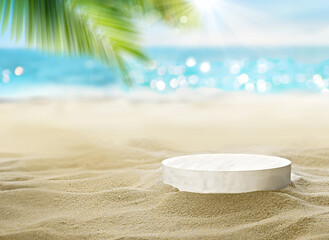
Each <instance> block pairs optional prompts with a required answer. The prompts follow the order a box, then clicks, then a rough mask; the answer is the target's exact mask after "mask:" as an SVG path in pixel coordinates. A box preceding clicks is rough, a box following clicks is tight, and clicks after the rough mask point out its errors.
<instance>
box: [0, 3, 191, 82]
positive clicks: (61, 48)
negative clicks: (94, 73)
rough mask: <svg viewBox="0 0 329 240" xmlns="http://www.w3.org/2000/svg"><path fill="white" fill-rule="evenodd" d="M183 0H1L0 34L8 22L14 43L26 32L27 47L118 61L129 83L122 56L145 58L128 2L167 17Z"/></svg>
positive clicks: (172, 16) (177, 13)
mask: <svg viewBox="0 0 329 240" xmlns="http://www.w3.org/2000/svg"><path fill="white" fill-rule="evenodd" d="M161 2H162V3H161ZM165 2H166V3H165ZM184 2H185V1H184V0H167V1H158V0H145V1H141V0H112V1H110V0H0V24H1V32H2V34H3V33H4V32H5V31H6V30H7V28H8V26H9V23H10V22H11V29H10V31H11V38H12V39H13V40H15V41H16V42H18V41H19V40H20V39H21V38H22V35H23V33H24V31H25V44H26V46H27V47H30V48H37V49H40V50H42V51H46V52H49V53H56V54H59V55H63V54H66V55H79V56H88V57H92V58H96V59H98V60H100V61H101V62H103V63H104V64H106V65H109V66H117V67H118V68H119V69H120V72H121V73H122V76H123V79H124V82H125V83H126V84H127V85H131V84H132V80H131V79H130V78H129V77H128V76H129V74H128V71H129V70H128V65H127V64H126V57H127V56H128V57H134V58H136V59H138V60H141V61H146V60H147V57H146V56H145V55H144V53H143V52H142V49H141V46H140V45H139V42H140V39H139V36H140V34H139V32H138V31H137V30H136V26H135V25H136V23H135V22H136V21H137V20H136V19H135V17H134V16H133V13H132V8H131V7H133V6H139V7H140V8H141V9H143V11H145V12H148V11H152V10H153V11H158V12H160V14H161V15H162V16H163V18H164V19H165V20H167V21H172V19H175V18H178V19H179V16H180V15H181V14H183V13H184V11H185V10H186V7H187V6H188V4H185V5H184ZM185 3H186V2H185ZM183 9H185V10H184V11H183Z"/></svg>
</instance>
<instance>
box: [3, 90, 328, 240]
mask: <svg viewBox="0 0 329 240" xmlns="http://www.w3.org/2000/svg"><path fill="white" fill-rule="evenodd" d="M227 152H231V153H255V154H267V155H276V156H280V157H285V158H288V159H290V160H291V161H292V172H293V183H292V184H291V185H289V186H288V187H286V188H284V189H282V190H278V191H264V192H262V191H259V192H252V193H244V194H196V193H188V192H179V191H178V190H177V189H175V188H173V187H171V186H167V185H164V184H163V183H162V182H161V169H160V167H161V161H162V160H163V159H165V158H168V157H173V156H178V155H183V154H194V153H227ZM0 239H61V240H62V239H329V97H328V96H315V95H298V94H296V95H292V96H290V95H279V96H271V95H269V96H237V95H232V96H231V95H223V96H219V97H215V98H211V99H206V100H203V101H187V100H181V101H176V102H168V101H166V100H163V101H162V100H161V98H160V100H154V101H131V100H129V99H94V100H70V101H63V100H42V99H39V100H37V99H36V100H30V101H22V102H3V103H1V104H0Z"/></svg>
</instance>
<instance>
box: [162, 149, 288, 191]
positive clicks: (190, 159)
mask: <svg viewBox="0 0 329 240" xmlns="http://www.w3.org/2000/svg"><path fill="white" fill-rule="evenodd" d="M162 176H163V182H164V183H166V184H169V185H171V186H173V187H176V188H178V189H179V190H181V191H187V192H195V193H242V192H252V191H259V190H277V189H281V188H284V187H285V186H287V185H289V184H290V182H291V179H290V176H291V162H290V161H289V160H287V159H285V158H280V157H274V156H263V155H253V154H200V155H187V156H181V157H173V158H169V159H166V160H164V161H162Z"/></svg>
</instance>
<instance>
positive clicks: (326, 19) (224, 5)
mask: <svg viewBox="0 0 329 240" xmlns="http://www.w3.org/2000/svg"><path fill="white" fill-rule="evenodd" d="M192 1H194V2H196V3H197V7H198V9H201V11H202V12H203V22H204V26H203V29H202V30H194V31H184V32H182V31H181V32H178V31H176V30H172V29H168V28H165V27H158V28H157V32H156V31H155V30H154V29H155V28H152V29H149V30H148V31H147V34H146V37H145V39H146V42H147V45H184V46H186V45H206V46H207V45H220V46H227V45H256V46H259V45H263V46H267V45H274V46H276V45H279V46H282V45H298V46H300V45H301V46H304V45H329V14H328V9H329V1H327V0H274V1H270V0H192ZM206 3H207V4H206ZM205 4H206V5H205ZM169 36H173V37H169Z"/></svg>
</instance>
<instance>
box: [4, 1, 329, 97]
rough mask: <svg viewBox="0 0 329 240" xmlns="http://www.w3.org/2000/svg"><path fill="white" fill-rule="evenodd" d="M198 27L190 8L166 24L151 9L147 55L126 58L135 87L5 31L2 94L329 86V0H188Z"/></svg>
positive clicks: (320, 89) (143, 23)
mask: <svg viewBox="0 0 329 240" xmlns="http://www.w3.org/2000/svg"><path fill="white" fill-rule="evenodd" d="M190 4H191V5H193V7H195V8H196V9H197V10H198V11H199V13H200V16H201V27H184V25H187V24H188V23H189V22H191V21H193V19H191V18H193V15H192V16H191V15H189V16H187V15H186V16H185V15H181V16H176V18H177V19H178V20H179V24H178V25H175V26H171V25H168V24H165V23H164V22H163V21H162V20H163V16H161V14H159V13H157V12H156V11H154V12H150V13H148V14H147V16H146V17H145V18H144V19H143V20H138V22H136V27H137V28H138V29H139V30H140V32H141V33H142V35H141V44H142V48H143V51H144V52H145V53H146V55H147V56H148V58H149V59H150V61H148V62H147V63H141V62H140V61H136V60H133V59H131V60H128V61H127V65H128V66H129V67H128V69H129V70H128V75H129V76H130V77H131V78H132V79H133V81H134V82H135V86H134V87H133V88H129V87H127V86H126V85H125V84H123V83H122V81H120V76H119V75H118V73H117V71H116V69H114V68H109V67H107V66H104V65H103V64H101V63H100V62H99V61H97V60H96V59H94V58H90V57H67V56H65V57H64V56H55V55H52V54H46V53H42V52H40V51H36V50H34V49H29V50H28V49H25V48H24V46H25V41H24V40H23V39H21V40H19V41H18V43H15V42H13V41H11V36H10V29H11V24H12V23H11V22H10V23H9V28H8V29H7V30H6V31H5V32H4V35H3V36H2V37H1V38H0V72H1V76H0V77H1V78H0V80H1V82H0V97H1V98H5V99H7V98H30V97H43V96H55V97H71V96H92V97H97V96H101V97H103V96H108V95H111V94H113V92H114V91H122V92H131V91H138V90H150V91H153V92H159V93H169V92H170V93H173V92H176V91H184V90H186V89H199V88H203V89H216V90H219V91H223V92H255V93H257V94H272V93H282V92H296V91H297V92H314V93H327V92H328V91H329V90H328V83H329V80H328V78H329V47H328V46H329V42H328V37H329V24H328V23H329V16H328V14H327V9H328V7H329V2H327V1H322V0H314V1H311V2H310V1H307V0H300V1H295V0H277V1H275V2H270V1H261V0H247V1H245V0H244V1H243V0H207V1H201V0H190Z"/></svg>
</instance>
